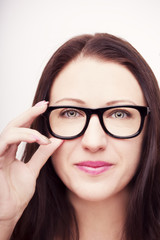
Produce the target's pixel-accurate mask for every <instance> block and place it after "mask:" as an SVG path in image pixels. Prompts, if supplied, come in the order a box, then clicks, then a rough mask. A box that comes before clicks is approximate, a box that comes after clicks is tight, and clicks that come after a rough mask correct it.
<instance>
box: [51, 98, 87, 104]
mask: <svg viewBox="0 0 160 240" xmlns="http://www.w3.org/2000/svg"><path fill="white" fill-rule="evenodd" d="M63 101H72V102H77V103H80V104H85V102H84V101H83V100H81V99H78V98H62V99H60V100H57V101H56V102H55V103H60V102H63Z"/></svg>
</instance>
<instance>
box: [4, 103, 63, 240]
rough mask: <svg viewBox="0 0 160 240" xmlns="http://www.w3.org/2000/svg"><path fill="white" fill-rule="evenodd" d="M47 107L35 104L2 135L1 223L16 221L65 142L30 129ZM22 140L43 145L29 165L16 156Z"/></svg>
mask: <svg viewBox="0 0 160 240" xmlns="http://www.w3.org/2000/svg"><path fill="white" fill-rule="evenodd" d="M46 109H47V102H45V101H42V102H40V103H38V104H36V105H35V106H34V107H32V108H30V109H29V110H27V111H26V112H25V113H23V114H22V115H21V116H19V117H18V118H16V119H15V120H13V121H11V122H10V123H9V124H8V126H7V127H6V128H5V129H4V131H3V132H2V133H1V135H0V226H2V225H3V224H5V226H6V225H8V223H9V222H12V223H13V222H14V223H15V224H16V222H17V221H18V219H19V218H20V216H21V215H22V213H23V211H24V209H25V208H26V206H27V204H28V202H29V201H30V199H31V198H32V196H33V194H34V191H35V185H36V179H37V177H38V174H39V171H40V169H41V168H42V167H43V165H44V164H45V162H46V161H47V160H48V158H49V157H50V156H51V155H52V154H53V152H54V151H55V150H56V149H57V148H58V147H59V146H60V145H61V143H62V140H59V139H55V138H51V139H48V138H46V137H45V136H43V135H42V134H40V133H39V132H38V131H36V130H33V129H29V128H28V127H29V126H30V124H31V123H32V122H33V120H34V119H35V118H36V117H37V116H39V115H40V114H42V113H43V112H45V110H46ZM22 141H23V142H27V143H33V142H37V143H39V144H40V147H39V148H38V150H37V151H36V152H35V153H34V155H33V156H32V158H31V159H30V161H29V162H28V163H26V164H25V163H23V162H21V161H19V160H18V159H16V152H17V148H18V145H19V144H20V143H21V142H22ZM4 239H5V238H4Z"/></svg>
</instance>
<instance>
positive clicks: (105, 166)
mask: <svg viewBox="0 0 160 240" xmlns="http://www.w3.org/2000/svg"><path fill="white" fill-rule="evenodd" d="M112 166H113V164H111V163H108V162H104V161H84V162H80V163H77V164H76V167H77V168H78V169H79V170H81V171H83V172H85V173H88V174H90V175H99V174H101V173H103V172H106V171H108V170H109V169H110V168H111V167H112Z"/></svg>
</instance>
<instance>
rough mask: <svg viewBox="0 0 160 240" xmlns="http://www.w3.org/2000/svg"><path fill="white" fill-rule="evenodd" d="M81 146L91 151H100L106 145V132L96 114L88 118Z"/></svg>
mask: <svg viewBox="0 0 160 240" xmlns="http://www.w3.org/2000/svg"><path fill="white" fill-rule="evenodd" d="M82 146H83V148H85V149H87V150H89V151H91V152H97V151H102V150H104V149H105V148H106V146H107V134H106V133H105V132H104V130H103V129H102V127H101V124H100V122H99V118H98V116H96V115H92V116H91V118H90V122H89V124H88V127H87V129H86V131H85V133H84V135H83V136H82Z"/></svg>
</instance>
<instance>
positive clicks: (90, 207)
mask: <svg viewBox="0 0 160 240" xmlns="http://www.w3.org/2000/svg"><path fill="white" fill-rule="evenodd" d="M69 199H70V201H71V203H72V205H73V207H74V209H75V213H76V218H77V222H78V227H79V233H80V240H90V239H93V240H99V239H101V240H121V239H122V233H123V226H124V223H125V213H126V206H127V201H128V193H127V191H126V192H123V193H119V194H117V195H116V196H113V197H111V198H109V199H105V200H102V201H99V202H91V201H87V200H84V199H80V198H78V197H77V196H75V195H73V194H72V193H69Z"/></svg>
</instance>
